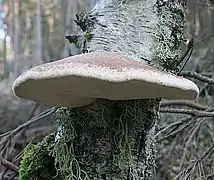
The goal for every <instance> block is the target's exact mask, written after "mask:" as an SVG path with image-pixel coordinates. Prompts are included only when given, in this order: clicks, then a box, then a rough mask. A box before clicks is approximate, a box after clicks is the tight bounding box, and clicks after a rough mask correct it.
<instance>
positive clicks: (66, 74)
mask: <svg viewBox="0 0 214 180" xmlns="http://www.w3.org/2000/svg"><path fill="white" fill-rule="evenodd" d="M12 89H13V92H14V94H15V95H16V96H18V97H21V98H24V99H29V100H33V101H37V102H41V103H44V104H48V105H54V106H65V107H80V106H85V105H88V104H90V103H92V102H94V101H95V100H96V99H108V100H131V99H149V98H165V99H187V100H193V99H195V98H196V97H197V95H198V92H199V90H198V87H197V85H196V84H195V83H193V82H192V81H190V80H188V79H185V78H182V77H178V76H175V75H173V74H169V73H167V72H164V71H161V70H159V69H156V68H154V67H151V66H149V65H147V64H145V63H142V62H137V61H135V60H132V59H128V58H126V57H123V56H121V55H119V54H118V53H115V52H92V53H87V54H80V55H76V56H72V57H68V58H65V59H62V60H59V61H55V62H51V63H46V64H42V65H39V66H36V67H34V68H32V69H30V70H28V71H26V72H25V73H23V74H22V75H20V76H19V77H18V78H17V79H16V80H15V82H14V84H13V87H12Z"/></svg>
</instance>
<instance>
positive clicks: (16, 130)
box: [0, 107, 57, 138]
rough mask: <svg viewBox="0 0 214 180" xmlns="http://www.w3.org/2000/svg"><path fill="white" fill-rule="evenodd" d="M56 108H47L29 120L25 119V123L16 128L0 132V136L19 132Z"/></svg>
mask: <svg viewBox="0 0 214 180" xmlns="http://www.w3.org/2000/svg"><path fill="white" fill-rule="evenodd" d="M56 110H57V108H56V107H53V108H50V109H48V110H46V111H44V112H42V113H40V114H39V115H37V116H35V117H33V118H32V119H31V120H29V121H27V122H26V123H24V124H22V125H20V126H19V127H17V128H16V129H13V130H11V131H8V132H6V133H4V134H1V135H0V138H3V137H5V136H7V135H9V134H10V135H14V134H17V133H18V132H20V131H21V130H22V129H24V128H26V127H28V126H29V125H31V124H33V123H35V122H37V121H39V120H41V119H43V118H45V117H47V116H49V115H51V114H53V113H54V112H55V111H56Z"/></svg>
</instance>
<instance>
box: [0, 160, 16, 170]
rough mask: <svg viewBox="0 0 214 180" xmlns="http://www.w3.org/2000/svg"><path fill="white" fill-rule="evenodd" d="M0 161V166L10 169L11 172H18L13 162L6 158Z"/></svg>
mask: <svg viewBox="0 0 214 180" xmlns="http://www.w3.org/2000/svg"><path fill="white" fill-rule="evenodd" d="M0 161H1V165H2V166H4V167H6V168H8V169H10V170H12V171H13V172H17V173H18V172H19V167H18V166H16V165H15V164H13V163H11V162H9V161H7V160H6V159H0Z"/></svg>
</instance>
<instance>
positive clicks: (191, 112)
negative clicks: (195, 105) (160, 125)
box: [160, 108, 214, 117]
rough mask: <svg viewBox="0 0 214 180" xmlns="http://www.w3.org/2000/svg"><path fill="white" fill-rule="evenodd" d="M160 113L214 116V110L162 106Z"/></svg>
mask: <svg viewBox="0 0 214 180" xmlns="http://www.w3.org/2000/svg"><path fill="white" fill-rule="evenodd" d="M160 113H173V114H186V115H191V116H196V117H214V112H207V111H197V110H190V109H176V108H160Z"/></svg>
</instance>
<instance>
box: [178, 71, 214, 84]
mask: <svg viewBox="0 0 214 180" xmlns="http://www.w3.org/2000/svg"><path fill="white" fill-rule="evenodd" d="M179 76H184V77H192V78H194V79H197V80H200V81H203V82H206V83H209V84H214V79H213V78H208V77H206V76H203V75H201V74H199V73H197V72H193V71H183V72H181V73H180V74H179Z"/></svg>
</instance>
